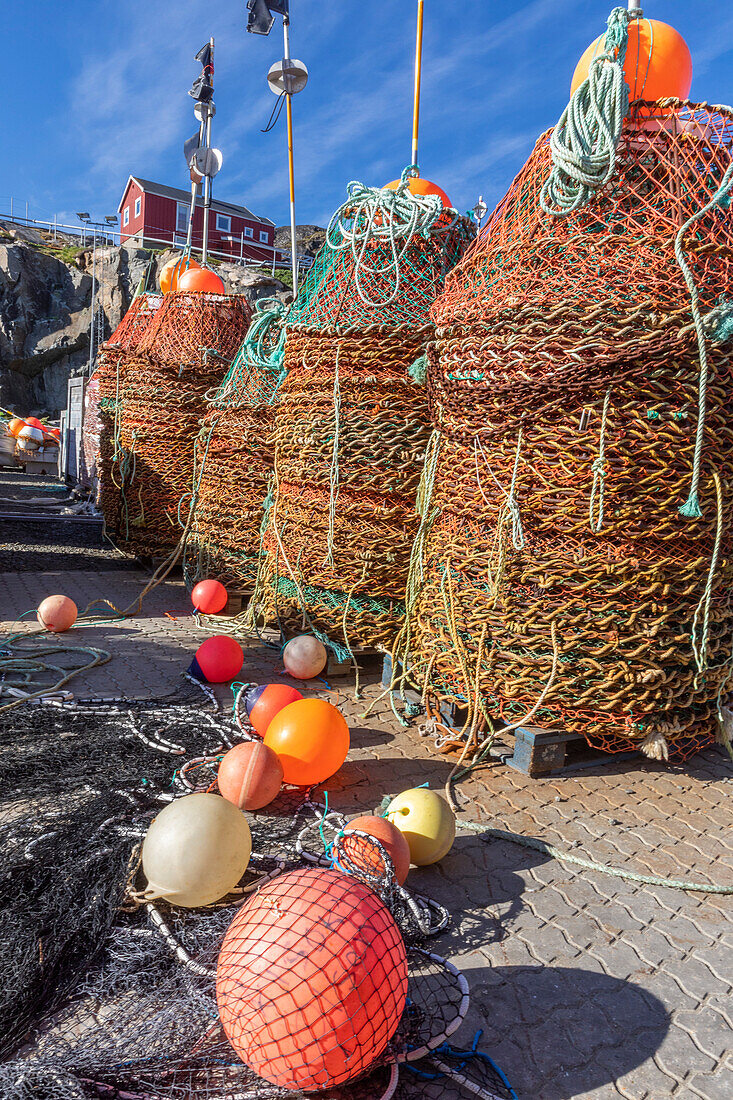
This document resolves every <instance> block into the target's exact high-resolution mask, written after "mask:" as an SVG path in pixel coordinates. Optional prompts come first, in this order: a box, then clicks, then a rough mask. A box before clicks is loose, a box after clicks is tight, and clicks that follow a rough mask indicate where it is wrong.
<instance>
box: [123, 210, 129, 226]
mask: <svg viewBox="0 0 733 1100" xmlns="http://www.w3.org/2000/svg"><path fill="white" fill-rule="evenodd" d="M129 224H130V207H129V206H126V207H125V210H124V213H123V214H122V225H123V226H125V225H129Z"/></svg>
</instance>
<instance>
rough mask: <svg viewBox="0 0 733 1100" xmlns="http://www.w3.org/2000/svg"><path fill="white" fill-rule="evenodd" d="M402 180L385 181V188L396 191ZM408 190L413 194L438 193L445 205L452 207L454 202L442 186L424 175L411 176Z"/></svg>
mask: <svg viewBox="0 0 733 1100" xmlns="http://www.w3.org/2000/svg"><path fill="white" fill-rule="evenodd" d="M401 182H402V181H401V180H392V182H391V183H385V185H384V189H385V190H386V189H389V190H390V191H396V190H397V188H398V187H399V185H400V183H401ZM407 189H408V191H411V192H412V194H413V195H437V196H438V198H439V199H440V201H441V202H442V203H443V206H447V207H451V208H452V206H453V203H452V202H451V201H450V199H449V198H448V196H447V195H446V193H445V191H444V190H443V188H442V187H438V185H437V183H433V182H432V180H426V179H423V178H422V176H410V182H409V183H408V185H407Z"/></svg>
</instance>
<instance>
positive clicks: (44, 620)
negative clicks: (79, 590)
mask: <svg viewBox="0 0 733 1100" xmlns="http://www.w3.org/2000/svg"><path fill="white" fill-rule="evenodd" d="M78 614H79V611H78V608H77V606H76V604H75V603H74V601H73V600H71V599H69V597H68V596H46V598H45V600H43V601H42V602H41V603H40V604H39V605H38V611H37V612H36V618H37V619H38V621H39V623H40V624H41V626H45V628H46V630H50V631H51V632H52V633H53V634H63V633H64V631H65V630H69V629H70V628H71V627H72V626H73V625H74V623H75V622H76V617H77V615H78Z"/></svg>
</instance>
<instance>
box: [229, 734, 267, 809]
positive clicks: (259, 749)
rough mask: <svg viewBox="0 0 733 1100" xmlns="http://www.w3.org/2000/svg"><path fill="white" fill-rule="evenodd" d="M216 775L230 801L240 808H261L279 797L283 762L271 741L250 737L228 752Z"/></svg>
mask: <svg viewBox="0 0 733 1100" xmlns="http://www.w3.org/2000/svg"><path fill="white" fill-rule="evenodd" d="M216 779H217V783H218V784H219V790H220V792H221V794H222V796H223V797H224V798H226V800H227V801H228V802H233V803H234V805H235V806H238V807H239V809H240V810H261V809H262V807H263V806H269V804H270V803H271V802H272V800H273V799H274V798H277V795H278V792H279V790H280V787H281V786H282V781H283V766H282V764H281V763H280V760H279V758H278V757H277V756H276V755H275V753H274V752H273V751H272V749H268V747H267V745H263V744H262V742H261V741H246V742H244V743H243V744H241V745H235V746H234V748H233V749H230V750H229V752H228V753H226V754H225V755H224V757H223V758H222V761H221V763H220V764H219V771H218V772H217V776H216Z"/></svg>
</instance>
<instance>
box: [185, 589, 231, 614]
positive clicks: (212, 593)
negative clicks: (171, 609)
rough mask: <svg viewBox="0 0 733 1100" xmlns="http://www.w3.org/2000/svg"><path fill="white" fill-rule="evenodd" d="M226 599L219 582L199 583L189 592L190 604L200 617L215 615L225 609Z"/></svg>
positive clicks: (225, 591)
mask: <svg viewBox="0 0 733 1100" xmlns="http://www.w3.org/2000/svg"><path fill="white" fill-rule="evenodd" d="M228 598H229V597H228V596H227V590H226V588H225V587H224V585H223V584H221V583H220V582H219V581H199V583H198V584H197V585H195V586H194V589H193V591H192V592H191V603H192V604H193V606H194V607H195V608H196V610H197V611H200V612H201V614H202V615H217V614H218V613H219V612H220V611H223V610H224V608H225V607H226V603H227V600H228Z"/></svg>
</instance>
